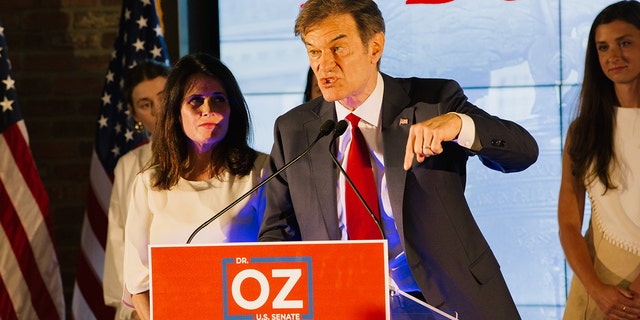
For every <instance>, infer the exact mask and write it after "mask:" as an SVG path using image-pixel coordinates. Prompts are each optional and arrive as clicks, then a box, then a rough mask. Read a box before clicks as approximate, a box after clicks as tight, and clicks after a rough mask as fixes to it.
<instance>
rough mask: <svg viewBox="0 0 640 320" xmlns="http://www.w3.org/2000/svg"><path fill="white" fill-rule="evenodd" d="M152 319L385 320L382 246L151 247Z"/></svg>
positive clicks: (373, 243)
mask: <svg viewBox="0 0 640 320" xmlns="http://www.w3.org/2000/svg"><path fill="white" fill-rule="evenodd" d="M149 250H150V257H151V259H150V266H151V279H150V281H151V290H150V291H151V292H150V293H151V314H152V316H153V318H154V319H205V318H206V319H230V320H248V319H252V320H301V319H387V320H388V319H389V318H390V316H389V313H390V312H389V280H388V274H389V273H388V264H387V243H386V241H383V240H371V241H322V242H320V241H318V242H316V241H313V242H263V243H225V244H217V245H198V246H194V245H184V246H151V247H150V249H149Z"/></svg>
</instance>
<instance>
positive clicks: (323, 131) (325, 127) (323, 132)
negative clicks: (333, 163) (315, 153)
mask: <svg viewBox="0 0 640 320" xmlns="http://www.w3.org/2000/svg"><path fill="white" fill-rule="evenodd" d="M335 125H336V123H335V121H333V120H327V121H325V122H324V123H323V124H322V126H320V132H319V133H318V136H317V137H316V139H315V140H313V142H312V143H311V144H310V145H309V146H308V147H307V148H306V149H305V150H304V151H302V153H300V154H299V155H298V156H297V157H295V158H293V160H291V161H289V162H287V163H286V164H285V165H284V166H282V168H280V169H278V171H276V172H274V173H273V174H271V175H270V176H268V177H267V178H266V179H264V180H262V181H261V182H260V183H258V184H257V185H255V186H254V187H253V188H251V190H249V191H247V192H245V193H244V194H243V195H242V196H240V197H239V198H238V199H236V200H235V201H233V202H231V203H230V204H229V205H228V206H226V207H225V208H224V209H222V210H220V212H218V213H216V214H215V215H214V216H213V217H211V218H210V219H209V220H207V221H205V222H204V223H202V224H201V225H200V226H199V227H198V228H196V230H194V231H193V233H191V236H189V239H188V240H187V244H189V243H191V240H193V238H194V237H195V236H196V234H197V233H198V232H200V230H202V229H204V228H205V227H206V226H208V225H209V224H210V223H211V222H213V221H214V220H216V219H218V218H219V217H220V216H221V215H223V214H224V213H226V212H227V211H229V209H231V208H232V207H233V206H235V205H236V204H238V203H239V202H240V201H242V200H243V199H244V198H246V197H248V196H249V195H250V194H252V193H253V192H254V191H256V190H258V189H259V188H260V187H262V186H263V185H265V184H266V183H267V182H269V181H271V179H273V178H275V177H276V176H277V175H279V174H280V173H281V172H282V171H284V170H286V169H287V168H289V167H290V166H291V165H292V164H294V163H296V162H297V161H298V160H300V159H301V158H302V157H304V156H305V155H307V153H309V151H311V149H312V148H313V146H315V145H316V143H317V142H318V140H320V138H322V137H325V136H327V135H328V134H329V133H331V131H332V130H333V128H334V127H335Z"/></svg>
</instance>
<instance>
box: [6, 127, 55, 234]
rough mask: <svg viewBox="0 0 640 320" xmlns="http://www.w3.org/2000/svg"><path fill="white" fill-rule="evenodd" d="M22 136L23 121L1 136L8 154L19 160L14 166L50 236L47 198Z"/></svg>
mask: <svg viewBox="0 0 640 320" xmlns="http://www.w3.org/2000/svg"><path fill="white" fill-rule="evenodd" d="M24 134H26V128H25V127H24V121H19V122H18V123H17V124H16V125H14V126H11V127H9V128H8V129H7V130H6V131H5V132H3V136H4V138H5V140H6V141H7V145H8V149H9V150H10V151H11V152H10V153H11V154H13V157H14V158H15V159H18V160H19V161H15V164H16V166H17V167H18V169H19V171H20V173H21V174H22V176H23V180H24V181H25V182H26V184H27V186H28V190H29V191H31V194H32V195H33V198H34V199H35V200H36V204H37V205H38V207H39V208H40V212H42V216H44V218H45V219H44V221H45V223H46V225H47V230H48V232H49V234H50V235H52V234H54V232H53V223H51V220H50V219H49V216H50V213H49V197H48V196H47V193H46V191H45V189H44V185H43V184H42V181H41V180H40V175H38V170H37V169H36V166H35V162H34V161H31V159H33V155H32V154H31V150H30V149H29V144H28V143H27V141H26V139H25V136H24ZM47 222H48V223H47Z"/></svg>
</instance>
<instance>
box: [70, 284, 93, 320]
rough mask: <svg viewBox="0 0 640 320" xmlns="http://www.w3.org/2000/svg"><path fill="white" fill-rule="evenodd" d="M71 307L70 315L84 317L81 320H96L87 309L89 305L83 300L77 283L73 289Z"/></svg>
mask: <svg viewBox="0 0 640 320" xmlns="http://www.w3.org/2000/svg"><path fill="white" fill-rule="evenodd" d="M71 305H72V307H73V310H72V313H73V314H74V315H79V314H80V315H82V316H83V317H84V318H82V320H96V317H95V316H94V315H93V312H92V311H91V309H90V308H89V304H88V303H87V302H86V301H85V300H84V296H83V295H82V293H81V291H80V288H78V283H77V282H76V284H75V286H74V287H73V302H72V303H71ZM77 320H80V319H77Z"/></svg>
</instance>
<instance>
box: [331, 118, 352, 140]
mask: <svg viewBox="0 0 640 320" xmlns="http://www.w3.org/2000/svg"><path fill="white" fill-rule="evenodd" d="M348 126H349V124H347V121H345V120H340V121H338V123H336V127H335V128H334V129H333V138H334V139H335V138H337V137H339V136H341V135H342V134H343V133H344V132H345V131H347V127H348Z"/></svg>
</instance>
